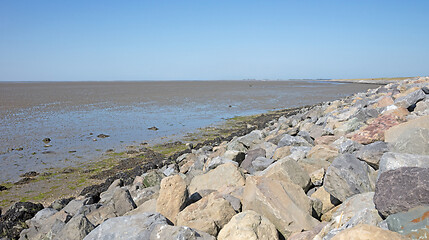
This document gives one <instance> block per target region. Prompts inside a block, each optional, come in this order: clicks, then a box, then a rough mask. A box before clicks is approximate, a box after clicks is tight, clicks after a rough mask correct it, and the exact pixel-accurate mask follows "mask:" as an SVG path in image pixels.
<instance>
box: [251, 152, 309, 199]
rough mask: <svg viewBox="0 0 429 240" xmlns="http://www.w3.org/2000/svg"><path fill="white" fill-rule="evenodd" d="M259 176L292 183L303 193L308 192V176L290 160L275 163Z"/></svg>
mask: <svg viewBox="0 0 429 240" xmlns="http://www.w3.org/2000/svg"><path fill="white" fill-rule="evenodd" d="M259 175H260V176H264V177H266V178H270V179H273V180H279V181H287V182H292V183H294V184H296V185H298V186H300V187H301V188H302V189H303V190H304V191H307V190H308V188H309V187H310V183H311V181H310V176H309V175H308V174H307V173H306V172H305V170H304V169H303V168H302V167H301V166H300V165H299V164H298V163H297V162H296V161H295V160H292V159H290V160H288V159H283V160H280V161H277V162H275V163H274V164H272V165H271V166H270V167H269V168H267V169H266V170H264V171H263V172H261V173H260V174H259Z"/></svg>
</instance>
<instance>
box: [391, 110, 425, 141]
mask: <svg viewBox="0 0 429 240" xmlns="http://www.w3.org/2000/svg"><path fill="white" fill-rule="evenodd" d="M412 128H424V129H429V116H423V117H419V118H416V119H414V120H411V121H408V122H405V123H401V124H399V125H396V126H394V127H392V128H390V129H389V130H387V131H386V133H385V141H386V142H395V141H397V140H398V139H399V138H400V136H401V135H402V134H403V133H404V132H407V131H409V130H410V129H412Z"/></svg>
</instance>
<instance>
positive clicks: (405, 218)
mask: <svg viewBox="0 0 429 240" xmlns="http://www.w3.org/2000/svg"><path fill="white" fill-rule="evenodd" d="M386 222H387V226H388V228H389V230H391V231H394V232H397V233H400V234H402V235H405V236H406V237H409V238H411V239H427V237H428V236H429V206H428V205H426V206H419V207H416V208H412V209H410V210H409V211H407V212H401V213H396V214H392V215H390V216H389V217H387V218H386Z"/></svg>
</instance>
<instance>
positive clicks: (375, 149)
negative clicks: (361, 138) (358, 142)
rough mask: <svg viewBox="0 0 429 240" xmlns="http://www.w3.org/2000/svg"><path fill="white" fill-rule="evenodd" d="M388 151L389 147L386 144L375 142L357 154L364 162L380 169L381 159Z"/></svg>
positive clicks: (365, 146)
mask: <svg viewBox="0 0 429 240" xmlns="http://www.w3.org/2000/svg"><path fill="white" fill-rule="evenodd" d="M387 151H388V146H387V144H386V143H385V142H381V141H378V142H374V143H371V144H368V145H364V146H363V147H362V148H361V149H360V150H359V151H358V152H357V153H356V156H357V158H359V159H360V160H362V161H365V162H366V163H368V165H370V166H371V167H373V168H375V169H378V168H379V163H380V159H381V157H382V156H383V154H384V153H385V152H387Z"/></svg>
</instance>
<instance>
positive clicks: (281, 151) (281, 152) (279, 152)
mask: <svg viewBox="0 0 429 240" xmlns="http://www.w3.org/2000/svg"><path fill="white" fill-rule="evenodd" d="M289 155H290V146H283V147H279V148H277V149H276V151H275V152H274V156H273V159H274V160H279V159H282V158H284V157H287V156H289Z"/></svg>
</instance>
